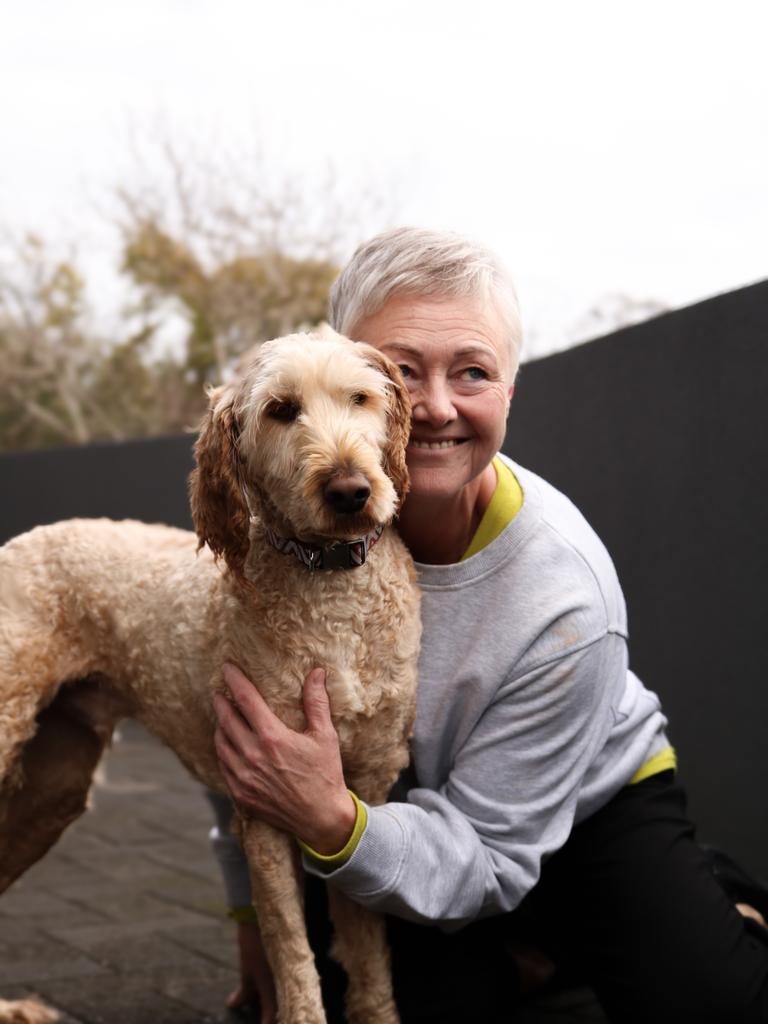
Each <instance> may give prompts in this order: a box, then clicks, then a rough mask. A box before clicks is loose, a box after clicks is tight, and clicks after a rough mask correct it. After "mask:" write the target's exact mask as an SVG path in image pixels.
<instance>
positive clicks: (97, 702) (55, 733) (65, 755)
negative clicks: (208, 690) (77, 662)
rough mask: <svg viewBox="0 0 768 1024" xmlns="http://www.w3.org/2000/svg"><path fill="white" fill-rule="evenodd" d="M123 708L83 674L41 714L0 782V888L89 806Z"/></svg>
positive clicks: (34, 858)
mask: <svg viewBox="0 0 768 1024" xmlns="http://www.w3.org/2000/svg"><path fill="white" fill-rule="evenodd" d="M120 712H121V707H120V704H119V702H118V701H117V700H116V699H115V698H113V697H112V696H111V695H110V693H109V692H108V691H107V690H105V689H103V688H102V687H101V686H100V684H99V683H98V682H96V681H87V680H84V681H82V682H79V683H74V684H71V685H69V686H66V687H62V689H61V690H60V691H59V694H58V695H57V697H56V698H55V700H54V701H53V702H52V703H51V704H50V705H49V706H48V707H47V708H45V709H44V710H43V711H41V712H40V714H39V715H38V716H37V719H36V731H35V733H34V735H33V736H32V738H31V739H30V740H29V741H28V742H27V743H26V745H25V746H24V747H23V749H22V751H21V754H20V757H19V758H18V761H17V764H16V765H14V767H13V782H12V784H11V780H9V781H8V784H7V785H5V786H0V892H3V891H4V890H5V889H6V888H7V887H8V886H9V885H10V884H11V883H12V882H13V881H14V880H15V879H16V878H18V877H19V875H21V874H22V873H23V872H24V871H26V869H27V868H28V867H30V866H31V865H32V864H34V863H35V861H37V860H39V859H40V857H42V856H43V854H44V853H46V851H47V850H48V849H50V847H51V846H53V844H54V843H55V842H56V840H57V839H58V838H59V836H60V835H61V833H62V832H63V831H64V829H65V828H66V827H67V825H69V824H71V822H73V821H74V820H75V819H76V818H78V817H79V816H80V815H81V814H82V813H83V811H84V810H85V808H86V806H87V802H88V792H89V790H90V786H91V778H92V776H93V772H94V769H95V768H96V765H97V764H98V762H99V758H100V757H101V755H102V752H103V751H104V748H105V747H106V745H107V743H108V742H109V740H110V738H111V736H112V730H113V728H114V725H115V722H116V720H117V719H118V718H119V717H120ZM2 1019H3V1018H2V1017H0V1022H1V1021H2Z"/></svg>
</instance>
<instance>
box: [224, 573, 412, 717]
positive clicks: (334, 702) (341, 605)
mask: <svg viewBox="0 0 768 1024" xmlns="http://www.w3.org/2000/svg"><path fill="white" fill-rule="evenodd" d="M292 575H293V578H292V579H289V580H288V581H286V580H285V579H283V581H282V583H281V588H280V593H279V595H278V594H275V593H271V592H270V589H269V586H268V584H265V585H264V586H263V587H262V588H260V592H259V594H258V598H257V600H256V601H255V602H254V605H253V606H252V607H251V608H250V609H249V612H248V614H246V615H243V614H242V608H241V609H240V613H239V614H238V615H237V617H236V623H235V624H234V628H232V627H230V632H229V638H228V649H227V651H226V652H225V653H226V656H227V657H228V658H231V659H232V660H233V661H235V662H236V663H237V664H239V665H240V666H241V668H242V669H243V670H244V671H245V673H246V675H248V677H249V678H250V679H251V680H252V681H253V682H254V684H255V685H256V686H257V688H258V689H259V691H260V692H261V694H262V695H263V696H264V698H265V700H266V701H267V703H268V704H269V705H270V707H272V709H273V710H274V711H275V713H276V714H278V715H279V716H280V717H281V718H282V719H283V720H284V721H286V722H287V723H288V724H291V725H292V726H293V727H301V726H303V708H302V700H301V694H302V686H303V682H304V679H305V678H306V675H307V673H308V672H309V671H310V670H311V669H313V668H322V669H324V670H325V672H326V689H327V691H328V696H329V699H330V702H331V711H332V714H333V717H334V720H335V722H336V723H337V726H338V725H340V724H343V723H351V722H352V721H353V720H354V719H356V718H358V717H360V716H363V717H365V718H368V717H370V716H371V715H372V714H373V713H374V712H375V711H376V710H377V708H378V707H379V706H380V705H381V702H382V701H383V700H386V699H387V697H388V696H389V695H390V694H391V693H392V692H394V690H395V689H396V687H397V683H396V680H395V678H394V676H393V672H392V665H393V663H396V662H397V660H398V659H397V657H396V654H397V647H398V637H397V630H396V628H395V624H394V623H392V622H390V621H388V619H389V617H390V612H389V609H388V604H391V602H388V601H387V599H386V598H387V595H386V593H385V589H384V588H382V587H381V586H379V585H376V586H365V585H363V584H364V583H366V582H370V574H369V575H368V576H367V577H365V578H363V577H362V576H360V577H358V578H357V579H355V580H354V581H352V578H351V574H350V573H344V574H342V575H339V574H327V575H326V576H325V577H324V578H323V577H321V576H319V574H318V575H316V576H310V575H309V574H308V573H302V574H301V575H298V574H295V573H294V574H292ZM297 576H298V578H296V577H297ZM351 582H354V584H356V585H354V586H350V583H351ZM291 583H292V584H293V585H292V586H291V585H289V584H291ZM393 655H395V657H394V658H393Z"/></svg>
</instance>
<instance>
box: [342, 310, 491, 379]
mask: <svg viewBox="0 0 768 1024" xmlns="http://www.w3.org/2000/svg"><path fill="white" fill-rule="evenodd" d="M354 333H355V337H356V338H358V339H359V340H361V341H367V342H368V343H369V344H372V345H375V346H376V348H379V349H381V350H382V351H384V352H386V353H387V355H390V354H392V353H395V352H399V353H402V354H403V355H410V356H412V357H413V358H424V357H425V356H427V355H432V354H440V355H442V356H443V357H450V358H464V357H470V358H471V357H472V356H473V355H475V356H478V357H479V356H485V357H490V358H495V359H496V360H499V361H501V362H504V363H508V362H509V355H510V353H509V342H508V340H507V337H506V332H505V330H504V325H503V323H502V320H501V317H500V316H499V314H498V313H497V312H496V309H495V308H494V306H493V305H492V304H490V303H480V302H478V301H477V300H475V299H471V298H469V297H463V296H460V297H453V296H451V297H436V296H410V295H409V296H394V297H392V298H390V299H389V300H388V301H387V302H386V303H385V304H384V305H383V306H382V307H381V309H380V310H378V311H377V312H376V313H374V314H372V315H371V316H369V317H366V318H365V319H364V320H363V321H362V322H361V323H360V324H358V326H357V328H356V330H355V332H354Z"/></svg>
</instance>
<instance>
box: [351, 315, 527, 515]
mask: <svg viewBox="0 0 768 1024" xmlns="http://www.w3.org/2000/svg"><path fill="white" fill-rule="evenodd" d="M352 336H353V337H354V338H355V340H357V341H366V342H368V344H369V345H373V346H374V347H375V348H378V349H379V350H380V351H382V352H383V353H384V354H385V355H387V356H389V358H390V359H391V360H392V361H393V362H395V363H397V365H398V366H399V367H400V369H401V371H402V373H403V376H404V377H405V381H406V384H407V385H408V389H409V391H410V395H411V401H412V403H413V421H412V425H411V439H410V442H409V444H408V454H407V461H408V469H409V472H410V476H411V493H412V494H413V495H414V496H417V495H418V496H421V497H451V496H453V495H456V494H457V493H459V492H460V491H461V490H462V489H463V488H464V487H465V486H466V485H467V484H468V483H469V482H470V481H472V480H474V479H475V478H476V477H477V476H478V475H479V474H480V473H482V471H483V470H484V469H485V468H486V466H488V464H489V463H490V461H491V459H492V458H493V456H494V455H495V454H496V452H497V451H498V450H499V448H500V447H501V442H502V440H503V439H504V431H505V429H506V420H507V412H508V410H509V400H510V398H511V397H512V385H511V383H510V380H511V376H512V375H511V367H510V351H509V345H508V343H507V341H506V339H505V337H504V332H503V327H502V323H501V320H500V318H499V316H498V314H497V313H496V311H495V309H493V307H492V306H489V307H486V306H483V305H481V304H480V303H477V302H475V301H472V300H470V299H466V298H437V297H432V296H424V297H419V296H407V295H403V296H395V297H393V298H391V299H390V300H389V301H388V302H387V303H386V305H384V306H383V307H382V309H380V310H379V312H378V313H375V314H374V315H373V316H369V317H366V318H365V319H364V320H363V321H361V322H360V323H359V324H358V325H357V326H356V328H355V330H354V331H353V332H352Z"/></svg>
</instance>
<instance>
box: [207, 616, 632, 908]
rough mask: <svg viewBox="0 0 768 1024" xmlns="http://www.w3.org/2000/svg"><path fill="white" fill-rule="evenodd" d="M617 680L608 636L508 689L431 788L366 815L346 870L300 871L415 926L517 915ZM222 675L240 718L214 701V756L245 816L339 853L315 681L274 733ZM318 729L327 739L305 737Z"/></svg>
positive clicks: (600, 740) (321, 699)
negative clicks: (300, 706) (293, 726)
mask: <svg viewBox="0 0 768 1024" xmlns="http://www.w3.org/2000/svg"><path fill="white" fill-rule="evenodd" d="M626 672H627V665H626V645H625V642H624V639H623V637H621V636H619V635H616V634H603V635H601V636H599V637H597V638H595V639H594V640H590V641H589V642H585V643H584V644H583V645H576V647H574V648H571V649H570V650H567V651H566V652H565V653H563V654H562V655H561V656H558V657H557V658H553V659H552V660H551V661H549V662H546V663H544V664H539V665H538V666H536V667H534V668H533V669H531V670H529V671H528V672H527V673H526V674H525V675H524V676H522V677H520V678H517V679H512V680H508V681H506V682H505V683H504V684H503V685H502V687H501V688H500V689H499V691H498V693H497V695H496V698H495V700H494V701H493V702H492V703H491V704H490V705H489V706H488V707H487V708H486V710H485V713H484V714H483V715H482V716H481V718H480V720H479V721H478V722H477V723H476V724H475V726H474V728H473V729H472V731H471V732H470V734H469V736H468V738H467V740H466V742H465V743H464V745H463V747H462V748H461V750H460V751H459V754H458V756H457V757H456V759H455V763H454V765H453V768H452V770H451V772H450V775H449V777H448V779H447V782H446V783H445V785H443V786H442V787H441V788H440V790H439V791H437V792H436V791H433V790H428V789H415V790H412V791H411V793H410V794H409V797H408V802H407V803H397V804H395V803H391V804H387V805H385V806H383V807H376V808H369V809H368V822H367V826H366V828H365V831H364V832H363V834H362V837H361V839H360V842H359V844H358V845H357V847H356V848H355V850H354V852H353V853H352V854H351V856H350V857H349V859H348V860H347V861H346V862H345V863H344V864H343V865H342V866H341V867H339V868H337V869H335V870H333V871H331V872H330V873H329V872H328V871H327V868H326V867H325V865H321V864H318V863H317V862H315V861H314V859H313V858H312V857H309V856H306V857H305V866H306V867H307V869H308V870H309V871H311V872H316V873H318V874H325V875H326V876H327V877H329V878H330V879H332V881H333V882H334V884H335V885H337V886H338V887H339V888H341V889H342V890H343V891H345V892H346V893H347V894H348V895H349V896H350V897H352V898H353V899H355V900H357V901H358V902H360V903H363V904H365V905H367V906H369V907H371V908H372V909H377V910H380V911H383V912H387V913H394V914H397V915H399V916H403V917H407V918H410V919H412V920H417V921H432V922H433V921H441V922H443V923H453V924H455V925H459V924H461V923H464V922H466V921H469V920H472V919H474V918H476V917H478V916H483V915H484V914H490V913H493V912H503V911H505V910H511V909H513V908H514V907H515V906H516V905H517V904H518V903H519V901H520V900H521V899H522V897H523V896H524V895H525V894H526V893H527V892H528V891H529V890H530V889H531V888H532V887H533V885H534V884H535V883H536V881H537V879H538V875H539V870H540V863H541V859H542V857H543V856H546V855H547V854H549V853H551V852H553V851H554V850H556V849H558V848H559V847H560V846H561V845H562V844H563V843H564V842H565V840H566V838H567V837H568V835H569V833H570V831H571V828H572V826H573V821H574V815H575V811H576V805H577V800H578V797H579V793H580V789H581V784H582V781H583V779H584V776H585V774H586V772H587V770H588V768H589V767H590V765H591V764H592V763H593V762H594V760H595V757H596V755H597V753H598V752H599V751H600V750H601V749H602V747H603V745H604V744H605V741H606V738H607V736H608V734H609V732H610V729H611V727H612V725H613V723H614V717H613V707H614V705H615V698H616V692H619V691H620V684H621V685H623V681H625V680H626ZM230 679H231V681H232V686H231V690H232V694H233V698H234V699H235V701H237V705H238V708H239V709H240V712H241V715H242V718H241V720H240V722H239V723H238V726H237V729H236V730H235V729H233V728H232V724H233V723H232V720H231V714H233V712H232V711H231V709H229V710H227V709H225V708H224V707H223V703H226V702H222V701H221V700H219V701H217V713H218V714H219V715H220V723H221V724H220V730H219V732H220V733H221V735H219V732H217V749H219V750H220V756H221V753H222V752H223V754H224V756H225V757H227V758H228V759H229V765H228V767H227V781H228V784H229V785H230V786H231V788H232V794H233V797H234V799H235V800H236V802H237V803H238V805H239V806H240V807H241V809H242V810H243V811H244V813H246V814H247V813H257V814H259V815H260V816H263V817H265V818H266V819H267V820H270V821H272V822H273V823H274V824H276V825H277V826H278V827H280V828H285V829H287V831H289V832H292V833H293V834H294V835H298V836H300V838H302V839H304V838H305V836H307V837H308V836H310V835H314V836H318V835H323V836H324V837H327V840H326V841H327V842H328V843H330V841H331V839H333V842H334V843H335V844H336V849H338V848H339V844H341V843H343V841H344V840H345V839H346V835H348V834H349V831H348V830H350V828H351V826H350V821H351V817H352V812H351V808H350V814H349V818H345V819H344V825H343V827H342V818H341V816H338V817H337V818H336V819H335V822H334V813H336V812H335V810H334V811H332V812H331V813H329V811H328V808H332V809H336V808H338V807H343V802H342V800H341V799H340V797H341V790H342V787H343V786H344V782H343V773H342V771H341V764H340V759H339V757H338V741H337V739H336V737H335V732H334V730H333V725H332V723H331V720H330V712H329V709H328V702H327V697H326V696H325V693H324V688H323V687H322V685H321V681H320V678H319V677H318V676H315V677H314V679H310V678H308V680H307V684H306V686H305V706H306V707H307V720H308V723H309V724H308V729H307V731H306V732H305V733H303V734H299V733H293V732H292V731H291V730H289V729H286V728H285V727H284V726H282V725H281V727H280V729H277V728H276V727H275V722H274V721H272V719H274V716H272V715H271V712H269V714H268V715H266V714H265V713H264V708H265V707H266V706H265V705H264V708H263V707H262V706H261V705H263V701H261V699H260V698H257V700H256V702H255V704H252V702H251V701H250V695H251V694H253V693H255V691H254V690H253V688H252V687H251V686H250V684H249V683H248V682H247V680H245V679H244V677H243V676H242V674H241V673H237V672H235V673H232V674H231V675H229V676H228V685H229V681H230ZM254 708H255V714H254ZM266 710H267V711H268V709H266ZM222 712H223V714H222ZM270 716H271V718H270ZM275 721H276V720H275ZM318 734H319V736H320V737H322V739H320V740H317V739H311V741H310V742H307V737H316V736H317V735H318ZM297 750H298V751H299V752H300V753H299V756H298V757H297V758H296V759H295V761H294V760H293V758H294V752H296V751H297ZM254 766H255V767H254ZM324 805H326V806H324ZM328 822H330V823H331V826H330V827H329V828H328V831H327V832H325V833H323V831H322V830H323V829H324V828H325V827H326V824H324V823H328ZM305 841H306V840H305ZM316 841H317V839H316ZM309 845H310V846H312V845H314V844H313V843H312V842H311V840H310V841H309ZM315 848H317V847H315ZM321 852H322V851H321ZM330 852H333V851H330Z"/></svg>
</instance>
